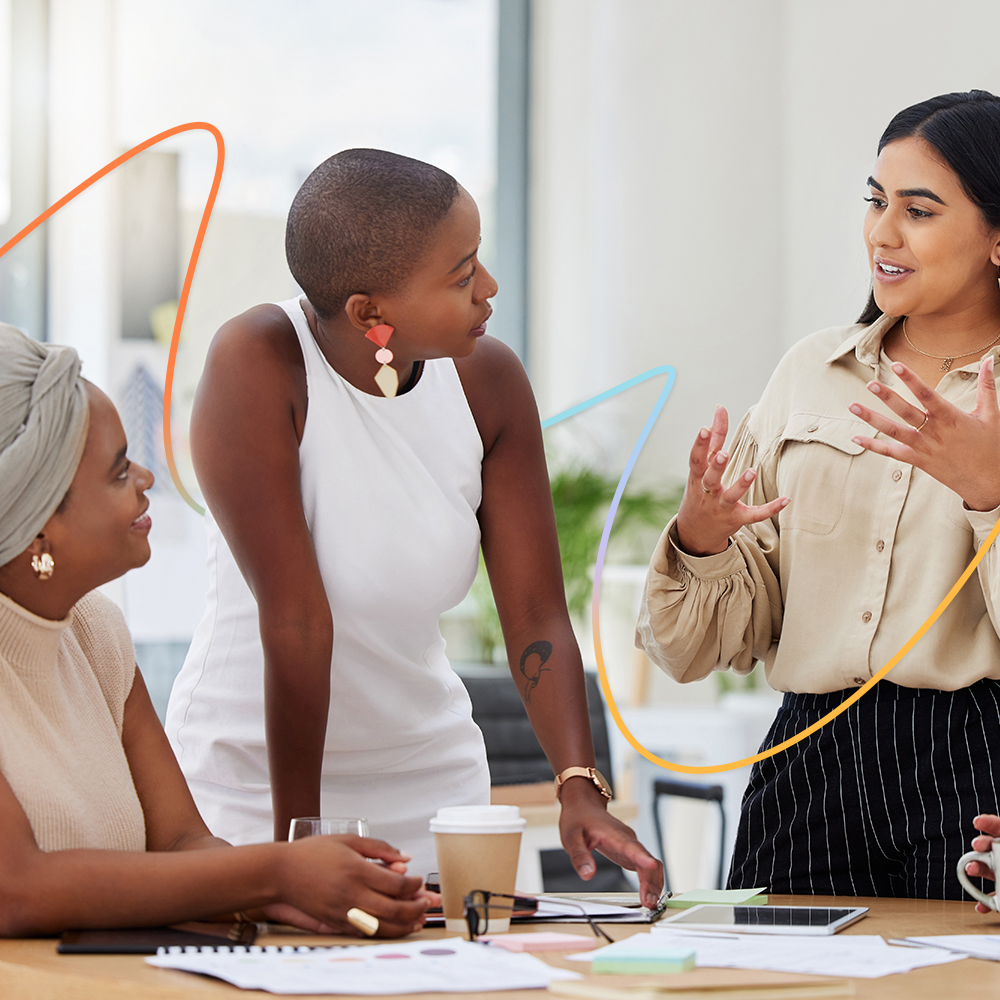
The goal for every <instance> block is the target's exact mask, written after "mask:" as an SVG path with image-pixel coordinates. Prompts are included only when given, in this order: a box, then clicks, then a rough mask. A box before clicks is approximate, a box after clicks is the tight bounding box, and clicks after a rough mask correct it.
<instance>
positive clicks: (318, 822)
mask: <svg viewBox="0 0 1000 1000" xmlns="http://www.w3.org/2000/svg"><path fill="white" fill-rule="evenodd" d="M331 833H334V834H346V833H354V834H357V836H359V837H367V836H368V820H366V819H358V818H345V819H340V818H337V817H333V816H298V817H296V818H295V819H293V820H292V823H291V826H290V827H289V829H288V839H289V840H290V841H292V840H301V839H302V838H303V837H320V836H326V835H328V834H331Z"/></svg>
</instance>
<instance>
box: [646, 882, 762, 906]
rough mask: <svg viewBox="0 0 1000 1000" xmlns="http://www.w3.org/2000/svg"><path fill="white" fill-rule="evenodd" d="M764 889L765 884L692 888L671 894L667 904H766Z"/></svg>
mask: <svg viewBox="0 0 1000 1000" xmlns="http://www.w3.org/2000/svg"><path fill="white" fill-rule="evenodd" d="M764 891H765V890H764V888H763V886H761V887H759V888H757V889H692V890H690V892H681V893H678V895H676V896H671V897H670V899H668V900H667V903H666V905H667V906H668V907H673V908H674V909H684V908H685V907H688V906H699V905H700V904H702V903H709V904H711V903H715V904H718V905H722V906H765V905H767V896H763V895H759V894H760V893H763V892H764Z"/></svg>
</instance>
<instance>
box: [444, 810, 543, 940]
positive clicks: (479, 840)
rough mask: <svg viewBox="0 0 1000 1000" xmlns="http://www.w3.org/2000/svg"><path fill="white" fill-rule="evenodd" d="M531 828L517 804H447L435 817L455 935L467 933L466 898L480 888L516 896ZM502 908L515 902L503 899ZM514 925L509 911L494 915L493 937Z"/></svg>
mask: <svg viewBox="0 0 1000 1000" xmlns="http://www.w3.org/2000/svg"><path fill="white" fill-rule="evenodd" d="M526 825H527V821H526V820H524V819H522V818H521V811H520V810H519V809H518V808H517V806H444V807H443V808H441V809H439V810H438V813H437V816H434V817H433V818H432V819H431V833H433V834H434V844H435V847H436V848H437V860H438V874H439V876H440V879H441V906H442V909H443V910H444V918H445V926H446V927H447V929H448V930H449V931H452V932H454V933H459V934H460V933H462V932H463V931H464V930H465V929H466V924H465V903H464V899H465V897H466V896H467V895H468V894H469V893H470V892H472V891H473V890H474V889H484V890H486V891H488V892H497V893H504V894H506V895H511V894H513V892H514V879H515V878H516V877H517V859H518V854H519V853H520V849H521V833H522V831H523V830H524V828H525V826H526ZM497 904H498V906H507V907H510V906H512V905H513V900H510V899H499V900H497ZM509 927H510V913H509V911H506V912H505V911H503V910H499V911H498V912H497V913H494V912H492V911H491V912H490V914H489V932H490V933H491V934H498V933H503V932H504V931H506V930H507V929H508V928H509Z"/></svg>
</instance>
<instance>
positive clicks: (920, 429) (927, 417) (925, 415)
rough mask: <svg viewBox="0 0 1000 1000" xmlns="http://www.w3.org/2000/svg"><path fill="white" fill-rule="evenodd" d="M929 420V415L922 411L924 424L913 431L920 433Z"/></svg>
mask: <svg viewBox="0 0 1000 1000" xmlns="http://www.w3.org/2000/svg"><path fill="white" fill-rule="evenodd" d="M930 419H931V415H930V414H929V413H928V412H927V411H926V410H925V411H924V422H923V423H922V424H921V425H920V426H919V427H916V428H914V430H917V431H922V430H923V429H924V427H926V426H927V421H928V420H930Z"/></svg>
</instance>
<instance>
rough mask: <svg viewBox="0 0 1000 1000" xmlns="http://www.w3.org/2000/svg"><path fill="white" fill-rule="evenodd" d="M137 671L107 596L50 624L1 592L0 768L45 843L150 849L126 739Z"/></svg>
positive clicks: (89, 598) (92, 597)
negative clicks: (127, 702) (123, 736)
mask: <svg viewBox="0 0 1000 1000" xmlns="http://www.w3.org/2000/svg"><path fill="white" fill-rule="evenodd" d="M134 673H135V653H134V651H133V649H132V640H131V638H130V636H129V633H128V629H127V628H126V626H125V621H124V619H123V618H122V614H121V612H120V611H119V610H118V608H117V607H116V606H115V605H114V604H113V603H112V602H111V601H110V600H108V599H107V598H106V597H104V596H103V595H101V594H99V593H97V592H96V591H94V592H93V593H90V594H87V595H86V596H85V597H84V598H82V599H81V600H80V601H79V602H78V603H77V604H76V605H75V606H74V607H73V610H72V611H71V612H70V613H69V616H68V617H67V618H66V619H64V620H63V621H59V622H53V621H49V620H47V619H45V618H39V617H38V616H37V615H33V614H31V612H29V611H26V610H25V609H24V608H22V607H21V606H20V605H18V604H15V603H14V602H13V601H12V600H10V598H8V597H6V596H5V595H3V594H0V773H2V774H3V777H4V778H6V779H7V782H8V784H9V785H10V787H11V788H12V789H13V792H14V794H15V795H16V796H17V798H18V801H19V802H20V803H21V806H22V807H23V808H24V811H25V813H26V814H27V817H28V820H29V822H30V823H31V828H32V830H33V831H34V834H35V839H36V840H37V842H38V845H39V847H41V849H42V850H44V851H59V850H68V849H70V848H97V849H101V850H115V851H143V850H145V848H146V827H145V822H144V820H143V814H142V806H141V805H140V803H139V798H138V796H137V795H136V792H135V786H134V785H133V783H132V774H131V772H130V771H129V766H128V761H127V759H126V757H125V751H124V749H123V748H122V741H121V734H122V719H123V715H124V708H125V699H126V698H127V697H128V694H129V691H130V690H131V688H132V679H133V677H134Z"/></svg>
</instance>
